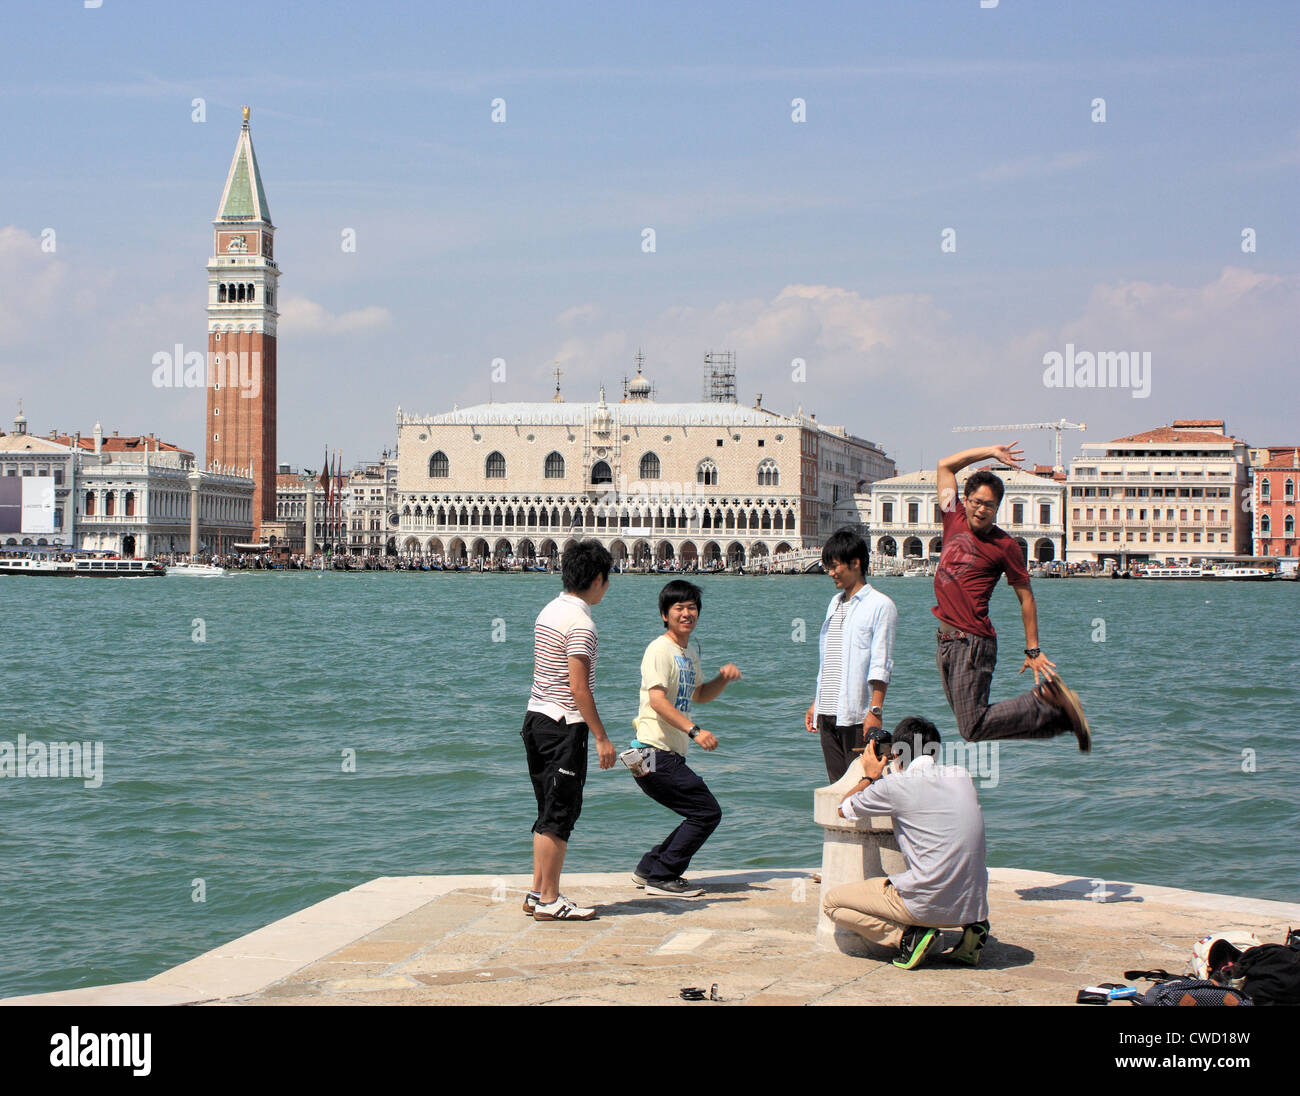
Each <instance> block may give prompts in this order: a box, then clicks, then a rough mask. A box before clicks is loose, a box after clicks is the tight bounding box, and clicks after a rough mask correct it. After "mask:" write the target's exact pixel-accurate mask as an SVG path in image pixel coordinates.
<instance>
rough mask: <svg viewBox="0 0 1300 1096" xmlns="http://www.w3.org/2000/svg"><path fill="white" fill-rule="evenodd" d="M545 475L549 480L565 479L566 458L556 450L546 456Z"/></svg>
mask: <svg viewBox="0 0 1300 1096" xmlns="http://www.w3.org/2000/svg"><path fill="white" fill-rule="evenodd" d="M544 474H545V476H546V478H547V479H564V458H563V457H562V456H560V454H559V453H557V452H556V451H555V450H552V451H551V452H549V453H547V454H546V465H545V468H544Z"/></svg>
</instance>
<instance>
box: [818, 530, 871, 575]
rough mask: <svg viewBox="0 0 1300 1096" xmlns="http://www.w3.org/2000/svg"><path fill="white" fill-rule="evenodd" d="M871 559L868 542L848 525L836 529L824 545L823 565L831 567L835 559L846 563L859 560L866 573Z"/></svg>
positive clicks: (863, 571)
mask: <svg viewBox="0 0 1300 1096" xmlns="http://www.w3.org/2000/svg"><path fill="white" fill-rule="evenodd" d="M870 559H871V549H870V548H868V547H867V542H866V541H865V540H863V539H862V538H861V537H860V536H858V534H857V533H855V532H854V531H853V530H852V529H849V528H847V527H846V528H844V529H836V530H835V532H833V533H832V534H831V535H830V536H829V537H827V538H826V543H825V544H824V545H823V546H822V566H823V567H829V566H830V564H831V562H832V561H833V560H839V561H840V562H841V563H846V564H847V563H852V562H853V561H854V560H857V562H858V563H859V565H860V566H861V567H862V573H863V574H864V575H865V574H866V573H867V568H868V566H869V560H870Z"/></svg>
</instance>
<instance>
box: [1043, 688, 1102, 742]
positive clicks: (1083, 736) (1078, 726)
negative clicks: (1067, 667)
mask: <svg viewBox="0 0 1300 1096" xmlns="http://www.w3.org/2000/svg"><path fill="white" fill-rule="evenodd" d="M1038 695H1039V696H1041V697H1042V698H1043V699H1044V700H1045V701H1047V703H1048V704H1051V705H1052V706H1053V707H1056V708H1060V709H1061V711H1063V712H1064V713H1065V717H1066V718H1067V719H1068V720H1069V721H1070V730H1072V731H1073V732H1074V737H1075V738H1077V739H1078V740H1079V752H1080V753H1088V752H1089V751H1090V750H1091V749H1092V731H1091V730H1090V729H1089V727H1088V717H1087V716H1085V715H1084V714H1083V704H1082V703H1081V702H1080V700H1079V694H1078V693H1076V692H1075V691H1074V690H1073V689H1070V688H1067V687H1066V684H1065V682H1064V681H1062V680H1061V675H1060V674H1056V675H1055V676H1053V677H1050V678H1048V679H1047V681H1046V683H1044V684H1043V685H1040V686H1039V687H1038Z"/></svg>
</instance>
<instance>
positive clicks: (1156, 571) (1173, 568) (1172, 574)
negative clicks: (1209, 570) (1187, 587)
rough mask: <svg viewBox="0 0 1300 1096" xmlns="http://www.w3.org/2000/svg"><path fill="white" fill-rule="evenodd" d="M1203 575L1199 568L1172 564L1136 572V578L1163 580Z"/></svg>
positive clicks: (1200, 576) (1201, 569) (1202, 570)
mask: <svg viewBox="0 0 1300 1096" xmlns="http://www.w3.org/2000/svg"><path fill="white" fill-rule="evenodd" d="M1204 574H1205V572H1204V569H1203V568H1201V567H1197V566H1192V565H1186V564H1184V565H1183V566H1179V565H1177V564H1173V565H1169V566H1155V567H1145V568H1143V569H1142V570H1140V571H1138V572H1137V575H1136V577H1137V578H1163V579H1178V578H1202V577H1204Z"/></svg>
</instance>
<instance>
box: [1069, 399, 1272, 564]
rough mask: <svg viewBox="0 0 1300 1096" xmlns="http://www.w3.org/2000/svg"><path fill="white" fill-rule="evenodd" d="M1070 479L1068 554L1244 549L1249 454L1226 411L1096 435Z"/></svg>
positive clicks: (1175, 555) (1131, 557) (1124, 555)
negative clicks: (1100, 438)
mask: <svg viewBox="0 0 1300 1096" xmlns="http://www.w3.org/2000/svg"><path fill="white" fill-rule="evenodd" d="M1081 450H1082V451H1081V452H1080V455H1079V456H1078V457H1076V458H1075V459H1074V460H1073V461H1072V462H1071V464H1070V473H1069V476H1068V477H1067V482H1068V491H1069V503H1068V507H1067V510H1068V513H1067V521H1068V523H1069V530H1068V537H1067V541H1066V545H1067V549H1068V551H1069V558H1071V559H1076V560H1079V559H1083V560H1091V561H1093V562H1105V561H1107V560H1112V561H1115V562H1117V563H1122V564H1124V565H1127V564H1128V563H1130V562H1134V561H1142V560H1151V561H1163V560H1167V559H1168V560H1188V561H1190V560H1193V559H1202V558H1207V559H1214V558H1223V557H1227V556H1240V555H1246V554H1248V553H1249V552H1250V547H1251V525H1252V523H1251V520H1250V517H1249V514H1248V510H1249V509H1250V504H1249V501H1248V500H1249V499H1250V480H1249V467H1250V456H1249V451H1248V449H1247V446H1246V443H1245V442H1244V441H1242V440H1241V439H1239V438H1234V437H1232V436H1231V435H1230V434H1229V433H1228V432H1227V428H1226V426H1225V424H1224V421H1223V420H1222V419H1175V420H1174V422H1173V423H1172V424H1171V425H1169V426H1158V427H1155V428H1154V429H1152V430H1144V431H1142V432H1140V433H1137V434H1129V435H1127V436H1125V437H1120V438H1114V439H1112V440H1111V441H1108V442H1100V443H1098V442H1090V443H1085V444H1084V445H1083V446H1081Z"/></svg>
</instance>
